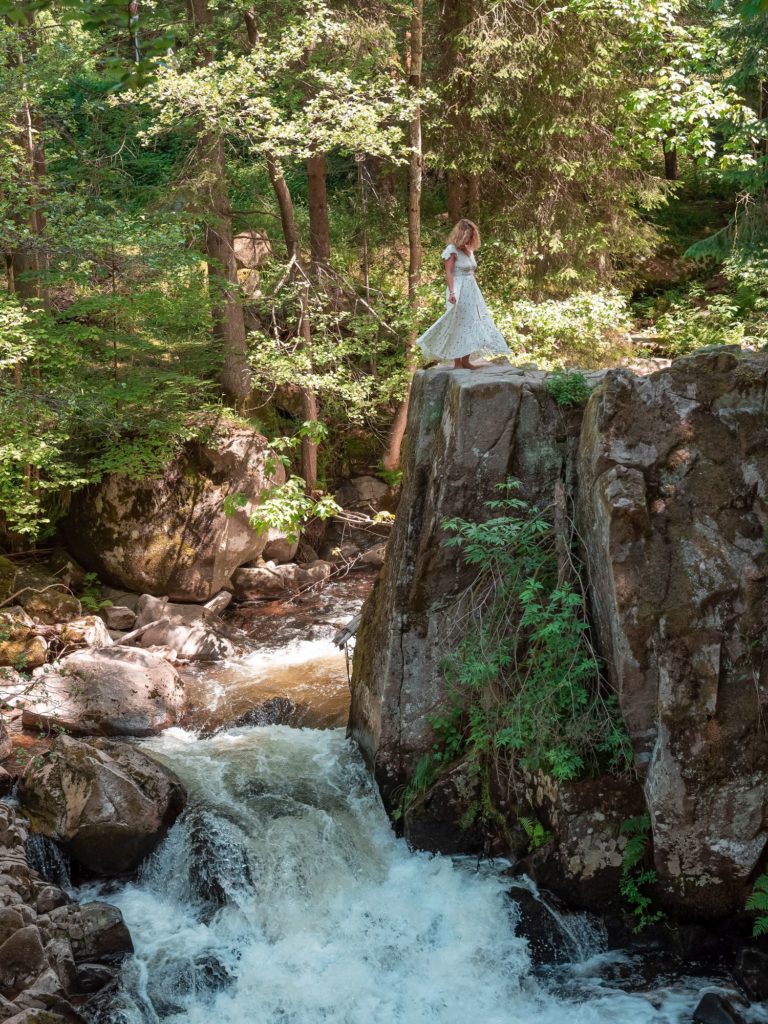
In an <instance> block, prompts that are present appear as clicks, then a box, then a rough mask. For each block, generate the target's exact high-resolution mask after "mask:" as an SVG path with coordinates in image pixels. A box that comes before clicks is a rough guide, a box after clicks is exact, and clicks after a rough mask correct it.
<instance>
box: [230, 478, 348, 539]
mask: <svg viewBox="0 0 768 1024" xmlns="http://www.w3.org/2000/svg"><path fill="white" fill-rule="evenodd" d="M247 503H248V500H247V498H246V496H245V495H244V494H242V493H240V492H238V493H235V494H230V495H227V497H226V498H225V499H224V513H225V515H228V516H231V515H234V514H235V513H236V512H237V510H238V509H241V508H243V507H244V506H245V505H247ZM339 512H341V506H340V505H338V504H337V503H336V502H335V501H334V500H333V498H332V497H331V496H330V495H329V494H320V495H319V496H318V495H309V494H307V492H306V487H305V483H304V481H303V480H302V479H301V477H300V476H292V477H291V478H290V479H289V480H288V481H287V482H286V483H284V484H277V485H275V486H274V487H268V488H266V489H265V490H264V491H262V492H261V495H260V496H259V504H258V506H257V507H256V509H255V510H254V511H253V512H251V514H250V515H249V516H248V522H249V523H250V525H251V526H252V527H253V529H254V530H256V532H257V533H266V532H267V531H268V530H279V531H280V532H281V533H284V534H285V535H286V537H287V538H288V540H298V538H299V534H300V533H301V529H302V527H303V526H304V525H305V524H306V523H307V522H309V520H310V519H330V518H331V516H335V515H336V514H337V513H339Z"/></svg>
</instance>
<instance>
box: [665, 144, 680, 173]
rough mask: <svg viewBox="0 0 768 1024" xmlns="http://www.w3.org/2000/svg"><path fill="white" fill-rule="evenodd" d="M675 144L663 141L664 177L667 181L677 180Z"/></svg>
mask: <svg viewBox="0 0 768 1024" xmlns="http://www.w3.org/2000/svg"><path fill="white" fill-rule="evenodd" d="M678 173H679V172H678V167H677V146H670V145H668V144H667V143H666V142H665V143H664V177H665V178H666V180H667V181H677V178H678Z"/></svg>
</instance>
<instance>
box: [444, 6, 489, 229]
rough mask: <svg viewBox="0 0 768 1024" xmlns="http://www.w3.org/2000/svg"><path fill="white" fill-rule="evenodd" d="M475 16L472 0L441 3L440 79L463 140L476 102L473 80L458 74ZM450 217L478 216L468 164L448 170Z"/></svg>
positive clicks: (453, 129)
mask: <svg viewBox="0 0 768 1024" xmlns="http://www.w3.org/2000/svg"><path fill="white" fill-rule="evenodd" d="M472 16H473V3H472V0H442V2H441V4H440V37H441V57H440V64H439V74H440V79H441V82H442V85H443V89H444V95H445V107H446V113H447V120H448V123H449V125H450V128H449V137H452V138H454V139H459V140H463V139H466V138H468V136H469V130H470V126H469V118H468V114H467V111H468V110H469V108H470V106H471V103H472V80H471V79H467V77H466V76H457V75H456V71H457V69H460V68H461V66H462V64H463V62H464V57H463V54H462V52H461V47H460V38H459V37H460V35H461V33H462V32H463V31H464V29H465V28H466V27H467V25H468V24H469V23H470V21H471V19H472ZM457 149H458V152H457V154H456V159H457V160H461V158H462V154H463V147H462V146H459V147H457ZM446 177H447V192H448V220H449V221H450V222H451V224H455V223H456V221H457V220H460V219H461V218H462V217H472V218H474V217H476V216H477V205H478V204H477V198H478V187H479V181H478V179H477V176H476V175H473V174H470V173H469V172H468V171H467V170H466V168H464V167H461V166H458V167H450V168H449V169H448V172H447V175H446Z"/></svg>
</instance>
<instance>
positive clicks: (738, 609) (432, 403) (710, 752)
mask: <svg viewBox="0 0 768 1024" xmlns="http://www.w3.org/2000/svg"><path fill="white" fill-rule="evenodd" d="M592 379H593V383H595V384H598V385H599V386H598V387H597V390H596V391H595V392H594V393H593V395H592V397H591V398H590V399H589V401H588V403H587V406H586V409H580V408H564V407H562V406H558V405H557V403H556V402H555V400H554V397H553V396H552V395H551V394H550V393H549V389H548V387H547V379H546V376H545V375H544V374H541V373H538V372H526V373H524V372H521V371H518V370H515V369H513V368H509V367H503V368H502V367H489V368H483V369H482V370H479V371H475V372H461V371H458V372H455V371H447V370H442V369H436V370H430V371H421V372H419V373H417V374H416V375H415V378H414V385H413V389H412V394H411V407H410V411H409V423H408V432H407V437H406V446H405V458H404V480H403V495H402V498H401V502H400V506H399V509H398V515H397V519H396V521H395V524H394V527H393V533H392V536H391V538H390V541H389V544H388V547H387V557H386V560H385V563H384V567H383V569H382V572H381V574H380V576H379V579H378V581H377V583H376V586H375V588H374V590H373V592H372V594H371V596H370V597H369V599H368V601H367V603H366V606H365V608H364V611H363V616H362V623H361V626H360V629H359V631H358V634H357V645H358V646H357V651H356V655H355V661H354V670H353V679H352V708H351V714H350V731H351V734H352V735H353V736H354V737H355V738H356V739H357V740H358V742H359V743H360V746H361V749H362V750H363V752H364V754H365V756H366V759H367V760H368V762H369V763H370V764H371V766H372V768H373V770H374V772H375V775H376V778H377V780H378V782H379V786H380V788H381V790H382V794H383V796H384V799H385V802H386V803H387V804H388V806H390V807H391V806H393V805H394V804H395V803H396V802H397V797H398V794H399V793H401V792H402V789H401V787H402V786H404V785H407V784H408V782H409V780H410V778H411V776H412V774H413V771H414V768H415V766H416V765H417V764H418V762H419V760H420V758H421V757H422V756H423V755H424V754H426V753H428V752H430V751H431V750H432V746H433V743H434V741H435V737H434V735H433V732H432V728H431V724H430V723H431V722H432V721H434V719H435V717H436V716H439V715H440V713H441V711H443V710H444V709H445V708H446V707H447V706H448V704H449V702H450V695H449V689H448V684H447V682H446V679H445V675H444V672H443V670H442V664H443V662H444V658H445V654H446V653H447V652H448V651H450V650H451V649H452V648H453V647H454V646H455V644H456V638H457V636H459V635H461V628H462V623H461V622H460V621H459V620H458V619H457V614H458V612H457V601H456V598H457V595H459V594H460V593H462V592H463V591H465V589H466V587H467V585H468V583H469V582H470V581H471V580H472V578H473V576H474V572H475V570H474V569H473V568H472V566H470V565H467V564H466V562H465V560H464V559H462V557H461V556H460V554H457V551H456V549H455V548H446V547H445V545H444V543H443V541H444V539H445V538H446V532H445V530H444V527H443V523H444V521H445V520H446V519H450V518H452V517H459V518H463V519H470V520H476V521H479V520H482V519H483V518H484V517H487V516H488V514H489V513H488V511H487V510H486V509H485V508H484V503H485V502H486V501H487V500H488V499H489V498H491V497H493V496H494V490H495V488H496V486H497V485H498V484H499V483H501V482H502V481H503V480H504V479H505V478H506V477H507V476H513V477H515V478H517V479H518V480H519V481H520V487H521V496H522V497H523V498H525V499H526V500H527V501H529V502H531V503H532V504H534V505H537V506H539V507H540V508H542V509H553V508H554V509H558V508H560V509H562V510H563V512H562V518H563V519H565V520H567V519H568V514H569V513H570V512H572V511H573V512H575V519H576V527H577V532H576V536H577V537H578V538H579V540H580V542H581V544H582V549H581V552H580V553H581V555H582V556H583V563H584V565H585V566H586V568H587V570H588V571H587V583H588V596H589V599H590V602H591V604H592V610H593V612H594V616H593V617H594V625H595V637H594V638H595V640H596V642H597V646H598V648H599V653H600V654H601V655H602V657H603V659H604V661H605V663H606V667H607V673H608V676H609V681H610V682H611V683H612V684H613V687H614V688H615V690H616V693H617V695H618V702H619V706H620V710H621V714H622V716H623V719H624V724H625V726H626V729H627V732H628V734H629V737H630V740H631V744H632V748H633V750H634V756H635V769H636V772H637V778H636V779H629V780H628V781H627V783H626V785H624V784H623V783H622V784H616V785H614V784H613V782H612V780H610V779H608V778H599V779H596V780H587V781H585V782H581V783H578V784H577V785H575V786H560V787H555V788H554V789H552V787H550V786H548V785H542V786H534V787H533V791H532V792H529V793H526V794H523V796H524V797H525V798H526V799H527V800H528V803H529V806H530V811H527V810H526V813H532V814H535V815H536V817H537V818H538V819H539V820H541V821H543V822H544V823H545V824H547V823H548V824H547V827H551V830H552V832H553V840H552V843H551V844H549V845H548V848H547V849H546V851H543V852H542V853H541V854H539V855H538V856H537V858H536V865H537V867H539V868H540V872H539V874H538V877H540V878H541V880H542V882H543V883H545V884H547V885H548V886H549V887H551V888H555V889H556V890H557V891H558V892H560V893H565V894H569V895H570V896H571V897H572V898H576V899H577V901H578V902H580V903H581V904H582V905H583V906H593V907H597V908H602V907H604V906H605V901H606V899H607V898H608V896H609V894H610V893H611V892H613V893H614V894H615V895H614V899H615V900H616V901H618V899H619V894H618V882H619V876H620V874H621V855H622V840H621V839H620V838H619V837H618V836H617V831H618V829H619V826H620V823H621V821H622V820H623V819H624V818H626V817H627V816H630V817H632V816H636V815H638V814H641V813H642V812H643V811H644V809H645V808H644V803H647V808H648V810H649V812H650V818H651V833H652V835H651V840H652V841H651V843H650V844H649V847H648V857H649V865H648V866H650V861H652V862H653V865H654V866H655V870H656V873H657V875H658V879H659V881H658V884H657V885H656V886H655V887H654V893H655V896H656V897H657V898H658V899H660V900H661V902H662V904H663V905H664V906H666V907H668V908H670V909H672V910H673V911H674V912H677V911H680V912H682V913H684V914H689V915H691V916H698V917H701V918H704V917H708V916H710V917H722V916H725V915H727V914H730V913H732V912H734V911H736V910H738V909H739V908H741V907H743V902H744V899H745V897H746V895H747V893H748V891H749V882H750V879H751V878H753V877H754V874H755V872H757V871H759V870H761V869H762V868H761V865H762V864H764V862H765V854H766V845H767V844H768V732H766V730H765V728H764V724H763V723H764V722H765V719H766V715H767V714H768V707H767V705H768V658H766V657H765V650H766V644H765V623H766V621H768V547H767V546H766V543H765V536H766V530H767V528H768V416H766V409H768V353H765V352H761V353H750V352H740V351H738V350H733V349H731V348H720V349H715V350H708V351H703V352H699V353H696V354H694V355H692V356H688V357H685V358H683V359H680V360H677V361H676V362H674V363H673V364H672V365H671V366H670V367H669V368H665V369H662V370H659V371H657V372H655V373H653V374H652V375H650V376H648V377H645V378H644V377H639V376H635V375H633V374H632V373H630V372H628V371H626V370H624V371H621V370H619V371H611V372H609V373H608V374H602V375H600V376H599V377H597V376H596V377H593V378H592ZM558 503H560V504H558ZM555 527H556V531H557V528H558V519H557V515H555ZM557 540H558V542H559V543H561V544H562V542H563V541H564V540H566V541H567V542H568V543H570V535H569V532H568V531H567V530H565V529H564V530H562V531H561V532H557ZM513 783H514V780H510V788H514V789H515V791H516V793H518V794H519V791H520V789H521V787H520V786H519V785H517V786H515V785H514V784H513ZM517 798H518V799H519V795H518V797H517ZM425 809H427V808H426V805H425ZM418 810H419V808H418V807H417V808H412V809H411V811H410V814H411V816H413V814H415V813H417V812H418ZM458 810H459V808H457V811H458ZM505 813H508V815H509V818H510V820H511V818H512V817H513V816H514V808H513V807H511V806H510V807H509V808H507V809H506V810H505ZM427 824H428V823H427ZM418 827H419V822H417V821H415V820H411V821H409V829H410V830H411V831H413V832H414V833H415V832H417V831H418ZM448 841H449V840H446V842H448Z"/></svg>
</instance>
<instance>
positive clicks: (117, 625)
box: [102, 604, 136, 630]
mask: <svg viewBox="0 0 768 1024" xmlns="http://www.w3.org/2000/svg"><path fill="white" fill-rule="evenodd" d="M102 615H103V616H104V621H105V622H106V624H107V629H120V630H129V629H133V627H134V626H135V625H136V612H135V611H133V610H132V609H131V608H127V607H126V606H125V605H120V604H113V605H111V606H110V607H108V608H105V609H104V611H103V612H102Z"/></svg>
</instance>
